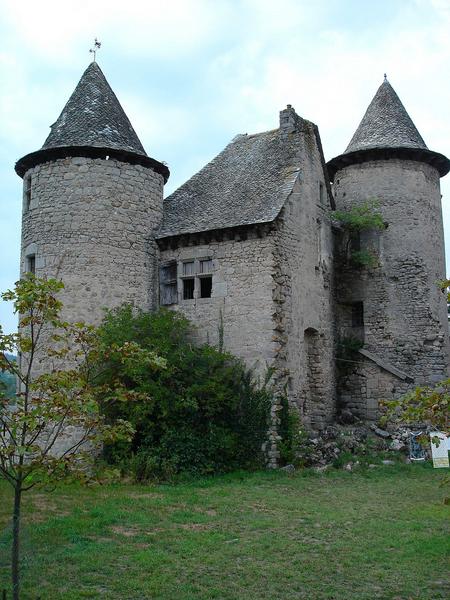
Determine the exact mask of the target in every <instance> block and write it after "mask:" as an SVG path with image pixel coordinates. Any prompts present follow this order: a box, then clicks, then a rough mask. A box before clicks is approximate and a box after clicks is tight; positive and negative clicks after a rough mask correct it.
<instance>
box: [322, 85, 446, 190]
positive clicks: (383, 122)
mask: <svg viewBox="0 0 450 600" xmlns="http://www.w3.org/2000/svg"><path fill="white" fill-rule="evenodd" d="M390 158H397V159H404V160H416V161H419V162H425V163H428V164H430V165H431V166H433V167H434V168H436V169H437V171H438V172H439V174H440V176H441V177H442V176H444V175H446V174H447V173H448V172H449V170H450V161H449V160H448V158H447V157H446V156H444V155H443V154H439V153H438V152H433V151H432V150H428V148H427V145H426V144H425V142H424V141H423V138H422V136H421V135H420V133H419V132H418V131H417V128H416V126H415V125H414V123H413V122H412V120H411V117H410V116H409V115H408V113H407V112H406V109H405V107H404V106H403V104H402V103H401V101H400V98H399V97H398V96H397V94H396V93H395V91H394V89H393V87H392V86H391V84H390V83H389V82H388V81H387V80H386V79H385V80H384V81H383V83H382V84H381V85H380V87H379V88H378V90H377V93H376V94H375V96H374V98H373V100H372V102H371V103H370V104H369V107H368V109H367V110H366V113H365V115H364V117H363V118H362V121H361V123H360V124H359V126H358V129H357V130H356V131H355V134H354V135H353V137H352V139H351V140H350V143H349V145H348V146H347V148H346V149H345V151H344V152H343V153H342V154H340V155H339V156H336V157H335V158H333V159H332V160H330V161H329V162H328V163H327V167H328V174H329V175H330V178H331V181H332V180H333V179H334V176H335V175H336V173H337V171H339V170H340V169H342V168H344V167H346V166H348V165H352V164H358V163H363V162H366V161H370V160H386V159H390Z"/></svg>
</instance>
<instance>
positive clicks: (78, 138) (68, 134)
mask: <svg viewBox="0 0 450 600" xmlns="http://www.w3.org/2000/svg"><path fill="white" fill-rule="evenodd" d="M61 146H93V147H102V148H111V149H116V150H126V151H128V152H134V153H136V154H141V155H143V156H146V153H145V150H144V148H143V146H142V144H141V142H140V141H139V138H138V136H137V135H136V132H135V131H134V129H133V127H132V125H131V123H130V121H129V119H128V117H127V115H126V114H125V112H124V110H123V108H122V107H121V105H120V102H119V101H118V99H117V97H116V95H115V94H114V92H113V91H112V89H111V87H110V85H109V83H108V82H107V81H106V78H105V76H104V75H103V73H102V70H101V69H100V67H99V66H98V64H97V63H96V62H92V63H91V64H90V65H89V66H88V68H87V69H86V71H85V72H84V73H83V75H82V77H81V79H80V81H79V83H78V85H77V87H76V88H75V90H74V92H73V94H72V95H71V96H70V98H69V100H68V102H67V104H66V105H65V107H64V108H63V110H62V112H61V114H60V115H59V117H58V120H57V121H56V123H54V124H53V125H52V126H51V132H50V135H49V136H48V138H47V139H46V140H45V142H44V145H43V146H42V149H43V150H46V149H49V148H57V147H61Z"/></svg>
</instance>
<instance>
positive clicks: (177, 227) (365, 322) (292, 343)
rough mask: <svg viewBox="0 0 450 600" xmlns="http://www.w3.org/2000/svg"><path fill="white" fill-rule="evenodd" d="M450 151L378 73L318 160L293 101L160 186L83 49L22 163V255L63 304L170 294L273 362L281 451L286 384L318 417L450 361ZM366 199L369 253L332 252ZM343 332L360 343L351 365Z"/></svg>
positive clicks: (242, 351) (361, 411)
mask: <svg viewBox="0 0 450 600" xmlns="http://www.w3.org/2000/svg"><path fill="white" fill-rule="evenodd" d="M449 169H450V162H449V160H448V159H447V158H446V157H445V156H443V155H441V154H438V153H436V152H433V151H431V150H429V149H428V148H427V147H426V145H425V142H424V141H423V139H422V137H421V136H420V134H419V132H418V131H417V129H416V127H415V125H414V124H413V122H412V121H411V119H410V117H409V116H408V114H407V112H406V110H405V108H404V107H403V105H402V103H401V101H400V100H399V98H398V96H397V94H396V93H395V91H394V90H393V88H392V86H391V85H390V83H389V82H388V81H386V80H385V81H384V82H383V83H382V85H381V86H380V88H379V89H378V91H377V93H376V95H375V97H374V99H373V100H372V102H371V104H370V106H369V108H368V110H367V112H366V114H365V115H364V117H363V119H362V121H361V123H360V125H359V127H358V129H357V131H356V133H355V135H354V136H353V138H352V140H351V142H350V144H349V146H348V148H347V149H346V150H345V152H344V153H343V154H341V155H340V156H338V157H336V158H334V159H333V160H331V161H330V162H329V163H328V164H326V163H325V159H324V154H323V150H322V145H321V141H320V136H319V131H318V129H317V127H316V125H314V124H313V123H311V122H309V121H307V120H305V119H303V118H301V117H300V116H298V115H297V114H296V112H295V110H294V108H293V107H292V106H290V105H288V107H287V108H286V109H285V110H282V111H281V113H280V126H279V128H277V129H275V130H272V131H266V132H263V133H259V134H255V135H247V134H245V135H238V136H236V137H235V138H234V139H233V140H232V141H231V142H230V143H229V144H228V145H227V146H226V148H225V149H224V150H223V151H222V152H221V153H220V154H219V155H218V156H217V157H215V158H214V159H213V160H212V161H211V162H210V163H208V164H207V165H206V166H205V167H203V169H201V170H200V171H199V172H198V173H197V174H195V175H194V176H193V177H192V178H191V179H189V180H188V181H187V182H186V183H184V184H183V185H182V186H181V187H180V188H179V189H178V190H176V191H175V192H174V193H173V194H172V195H171V196H169V197H168V198H166V199H164V200H163V186H164V183H165V181H167V178H168V177H169V170H168V168H167V166H166V165H164V164H163V163H160V162H158V161H156V160H154V159H153V158H150V157H148V156H147V154H146V153H145V150H144V148H143V146H142V144H141V142H140V141H139V138H138V137H137V135H136V133H135V131H134V129H133V127H132V125H131V123H130V122H129V120H128V118H127V116H126V115H125V113H124V111H123V109H122V107H121V106H120V104H119V101H118V100H117V98H116V96H115V94H114V93H113V91H112V90H111V88H110V86H109V84H108V83H107V81H106V79H105V77H104V75H103V73H102V71H101V69H100V67H99V66H98V64H97V63H96V62H93V63H92V64H91V65H89V67H88V68H87V70H86V71H85V73H84V74H83V76H82V77H81V80H80V82H79V83H78V85H77V87H76V89H75V91H74V93H73V94H72V96H71V97H70V99H69V101H68V102H67V104H66V106H65V107H64V109H63V111H62V113H61V115H60V117H59V118H58V120H57V121H56V123H55V124H54V125H53V126H52V128H51V133H50V135H49V136H48V138H47V140H46V141H45V143H44V145H43V147H42V148H41V149H40V150H38V151H36V152H33V153H31V154H28V155H27V156H25V157H23V158H22V159H20V160H19V161H18V163H17V164H16V171H17V173H18V174H19V175H20V176H21V177H22V178H23V180H24V196H23V227H22V258H21V272H22V273H25V272H27V271H30V270H31V271H35V272H36V274H37V275H40V276H44V275H48V276H55V275H56V276H58V277H61V278H62V279H63V281H64V282H65V285H66V288H65V291H64V297H63V298H62V299H63V301H64V304H65V311H66V315H65V316H66V317H67V318H69V319H77V320H78V319H84V320H87V321H89V322H93V323H98V322H99V321H100V319H101V318H102V314H103V309H104V308H105V307H107V308H113V307H115V306H118V305H120V304H122V303H124V302H130V303H132V304H133V305H135V306H136V307H140V308H143V309H146V310H147V309H150V310H152V309H155V308H157V307H158V306H159V305H163V306H167V307H169V308H170V309H173V310H179V311H182V312H183V313H184V314H186V316H187V317H188V318H189V319H190V320H191V321H192V322H193V323H194V324H195V326H196V333H195V336H196V339H197V340H198V341H199V342H209V343H211V344H218V343H219V340H220V339H222V340H223V344H224V346H225V348H226V349H227V350H229V351H231V352H233V353H235V354H237V355H239V356H241V357H242V358H243V359H244V360H245V361H246V362H247V364H248V365H250V366H255V368H256V371H257V373H259V374H260V375H261V376H263V375H264V373H265V372H266V370H267V369H268V368H269V367H270V368H273V369H274V385H275V389H276V400H275V403H274V406H273V407H272V422H273V427H272V430H271V432H270V440H269V457H270V464H272V466H273V465H275V464H276V461H277V458H278V452H277V447H276V446H277V431H276V424H277V412H278V410H279V398H280V397H281V396H282V395H283V394H285V395H286V396H287V397H288V399H289V403H290V405H291V406H292V407H293V408H296V409H297V410H298V411H299V413H300V414H301V417H302V420H303V422H304V423H305V424H306V425H308V426H309V427H311V428H314V429H316V430H321V429H323V428H326V427H327V426H328V425H329V424H330V423H332V422H333V421H334V420H335V419H336V418H337V417H338V416H339V413H342V412H343V411H345V414H346V415H347V416H348V414H349V413H352V414H354V415H355V416H358V417H360V418H363V419H369V420H374V419H376V418H377V415H378V407H379V402H380V400H382V399H383V398H386V397H393V396H397V395H399V394H402V393H404V392H405V391H406V390H408V389H410V388H411V387H413V386H415V385H417V384H425V383H430V384H432V383H435V382H436V381H438V380H440V379H443V378H444V377H446V376H447V375H448V365H449V338H448V325H447V314H446V300H445V296H444V295H443V294H442V293H441V291H440V290H439V288H438V286H437V285H436V282H437V281H438V280H439V279H443V278H444V276H445V265H444V241H443V228H442V215H441V203H440V190H439V177H441V176H444V175H445V174H446V173H447V172H448V171H449ZM368 200H376V202H377V203H378V205H379V210H380V211H381V214H382V217H383V219H384V221H385V229H384V230H383V231H380V232H371V231H367V232H364V233H363V234H362V235H361V236H360V239H359V240H358V245H359V248H361V249H370V251H372V252H374V253H375V255H376V259H377V260H376V264H375V265H374V266H366V267H363V266H355V265H352V264H351V263H349V262H348V261H345V260H342V253H341V252H340V244H341V241H342V240H341V237H342V234H341V231H340V228H339V226H337V225H336V223H335V222H334V221H333V219H332V217H331V212H332V211H333V210H334V209H335V208H336V207H338V208H339V209H350V208H351V207H352V206H357V205H361V204H363V203H365V202H367V201H368ZM352 339H358V340H359V341H360V343H361V349H360V351H359V352H358V353H357V355H356V357H355V358H354V360H352V361H350V363H349V364H348V365H347V368H346V369H344V370H343V369H341V368H339V367H340V366H342V363H340V362H339V361H340V360H342V357H341V355H340V348H341V347H342V345H343V344H345V343H346V341H347V342H348V340H352ZM42 367H43V368H45V365H43V366H42ZM344 371H345V375H343V372H344Z"/></svg>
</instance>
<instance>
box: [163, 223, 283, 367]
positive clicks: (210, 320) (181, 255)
mask: <svg viewBox="0 0 450 600" xmlns="http://www.w3.org/2000/svg"><path fill="white" fill-rule="evenodd" d="M189 243H191V244H192V245H188V246H179V247H175V248H167V249H165V250H162V251H161V257H160V260H161V264H162V265H164V264H165V263H167V262H169V261H173V260H175V261H177V263H178V275H180V274H181V269H182V264H183V261H190V260H192V259H200V258H211V259H212V261H213V266H212V295H211V298H200V297H198V290H196V294H195V296H196V297H195V298H194V299H192V300H183V299H182V290H181V285H180V279H179V288H178V303H177V304H174V305H172V308H174V309H175V310H181V311H182V312H183V313H184V314H185V315H186V317H188V319H190V320H191V321H192V322H193V323H194V325H195V326H196V330H195V340H196V341H197V342H198V343H205V342H207V343H209V344H212V345H216V346H218V345H219V330H220V328H221V327H223V343H224V348H225V349H226V350H228V351H229V352H232V353H233V354H235V355H237V356H239V357H241V358H243V359H244V360H245V361H246V363H247V364H248V365H249V366H250V367H253V366H254V367H255V368H256V370H257V372H258V373H259V374H261V375H263V374H264V373H265V372H266V370H267V367H268V366H269V365H270V364H271V363H272V361H273V357H274V346H275V344H274V341H273V340H272V336H273V326H274V324H273V321H272V313H273V302H272V286H273V281H272V277H271V273H272V270H273V251H272V249H273V239H272V236H271V235H270V234H269V235H267V234H265V235H263V236H261V234H259V235H258V231H257V229H256V228H251V229H248V230H240V231H239V230H235V231H232V230H230V231H229V232H228V233H226V232H224V233H222V234H221V235H220V239H210V240H209V241H208V242H206V241H205V240H204V239H202V237H201V235H196V236H193V237H192V239H191V240H190V242H189Z"/></svg>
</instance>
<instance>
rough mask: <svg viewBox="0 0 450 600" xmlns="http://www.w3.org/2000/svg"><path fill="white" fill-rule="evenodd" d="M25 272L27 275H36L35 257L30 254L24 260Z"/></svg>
mask: <svg viewBox="0 0 450 600" xmlns="http://www.w3.org/2000/svg"><path fill="white" fill-rule="evenodd" d="M26 271H27V273H32V274H33V275H35V273H36V255H35V254H30V255H29V256H27V258H26Z"/></svg>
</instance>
